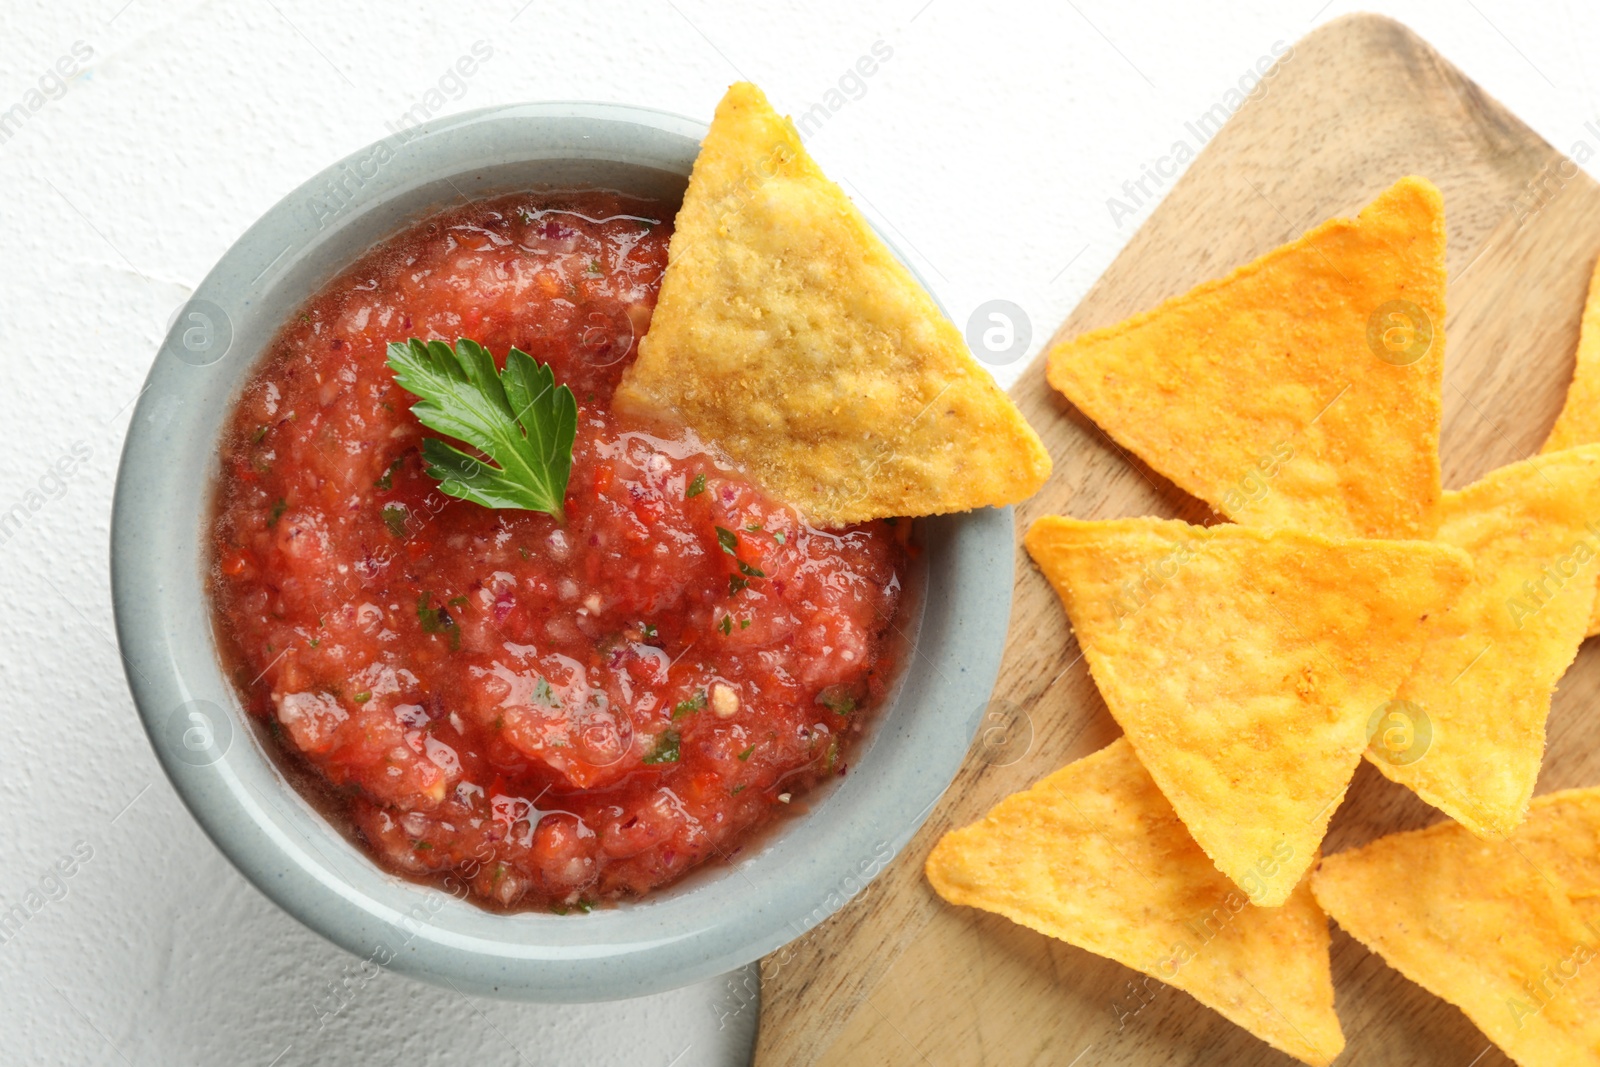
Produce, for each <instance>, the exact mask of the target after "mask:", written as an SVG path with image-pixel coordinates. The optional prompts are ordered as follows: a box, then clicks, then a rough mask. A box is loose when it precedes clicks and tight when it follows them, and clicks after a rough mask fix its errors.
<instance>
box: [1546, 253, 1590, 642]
mask: <svg viewBox="0 0 1600 1067" xmlns="http://www.w3.org/2000/svg"><path fill="white" fill-rule="evenodd" d="M1597 441H1600V259H1596V260H1595V264H1594V274H1592V275H1591V276H1590V278H1589V296H1588V299H1586V300H1585V301H1584V304H1583V321H1582V324H1581V325H1580V326H1579V327H1578V355H1577V358H1576V359H1575V360H1574V361H1573V367H1572V384H1571V385H1569V386H1567V401H1566V403H1565V404H1563V405H1562V406H1561V414H1560V415H1558V416H1556V424H1555V426H1554V427H1553V428H1552V429H1551V430H1550V436H1549V437H1547V438H1545V441H1544V445H1543V447H1541V448H1540V449H1539V451H1540V452H1560V451H1561V450H1563V449H1567V448H1576V447H1577V446H1578V445H1588V444H1594V443H1595V442H1597ZM1595 634H1600V599H1597V600H1596V601H1595V606H1594V611H1593V612H1592V613H1591V614H1590V616H1589V629H1588V634H1587V636H1591V637H1592V636H1594V635H1595Z"/></svg>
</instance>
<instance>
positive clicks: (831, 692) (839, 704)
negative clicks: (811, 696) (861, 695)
mask: <svg viewBox="0 0 1600 1067" xmlns="http://www.w3.org/2000/svg"><path fill="white" fill-rule="evenodd" d="M817 703H818V704H821V705H822V706H823V707H825V708H827V709H828V710H829V711H831V712H833V713H834V714H835V715H848V714H850V713H851V712H852V711H855V710H856V698H855V697H853V696H851V695H850V692H849V690H847V689H845V687H844V686H842V685H830V686H828V687H827V688H826V689H824V690H823V691H822V692H820V693H818V694H817Z"/></svg>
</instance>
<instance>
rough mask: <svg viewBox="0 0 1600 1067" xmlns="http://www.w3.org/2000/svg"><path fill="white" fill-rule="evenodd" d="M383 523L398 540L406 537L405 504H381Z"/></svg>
mask: <svg viewBox="0 0 1600 1067" xmlns="http://www.w3.org/2000/svg"><path fill="white" fill-rule="evenodd" d="M383 524H384V525H385V526H387V527H389V532H390V533H391V534H393V535H394V536H395V537H396V538H397V539H398V540H401V541H404V540H405V539H406V506H405V505H404V504H385V505H384V506H383Z"/></svg>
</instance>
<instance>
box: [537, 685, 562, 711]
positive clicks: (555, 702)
mask: <svg viewBox="0 0 1600 1067" xmlns="http://www.w3.org/2000/svg"><path fill="white" fill-rule="evenodd" d="M533 699H535V700H537V701H538V702H539V703H540V704H542V705H544V706H545V707H547V708H559V707H560V706H561V698H560V697H558V696H556V691H555V689H554V688H552V687H551V685H550V679H548V678H540V679H539V680H538V681H537V682H534V683H533Z"/></svg>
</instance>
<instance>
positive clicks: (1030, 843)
mask: <svg viewBox="0 0 1600 1067" xmlns="http://www.w3.org/2000/svg"><path fill="white" fill-rule="evenodd" d="M926 869H927V874H928V880H929V881H930V882H931V883H933V888H934V889H935V890H936V891H937V892H938V893H939V895H940V896H942V897H944V899H946V900H948V901H950V903H952V904H964V905H968V906H970V907H975V908H983V909H984V910H985V911H992V912H995V913H996V914H998V915H1004V916H1005V917H1006V918H1008V919H1010V920H1011V921H1012V922H1016V923H1020V924H1022V925H1023V926H1026V927H1028V928H1030V929H1033V930H1037V931H1038V932H1040V933H1042V934H1047V935H1048V936H1050V937H1054V938H1058V939H1060V940H1062V941H1065V942H1067V943H1068V944H1072V945H1077V946H1078V947H1079V948H1082V949H1087V950H1088V951H1090V952H1093V953H1096V954H1097V955H1101V956H1106V957H1108V958H1110V959H1113V960H1116V961H1117V962H1118V963H1122V964H1125V965H1126V966H1129V967H1132V968H1134V969H1135V970H1138V971H1142V972H1144V973H1145V974H1148V975H1151V976H1152V977H1154V978H1157V979H1159V980H1161V981H1163V982H1166V983H1167V984H1168V985H1172V986H1176V987H1177V988H1179V989H1181V990H1183V991H1184V992H1186V993H1188V994H1189V995H1190V996H1192V997H1194V998H1195V999H1196V1000H1198V1001H1200V1003H1202V1004H1204V1005H1206V1006H1207V1007H1209V1008H1212V1009H1214V1010H1216V1011H1217V1012H1220V1013H1221V1014H1222V1015H1223V1016H1224V1017H1225V1018H1227V1019H1228V1020H1229V1021H1230V1022H1233V1023H1237V1024H1238V1025H1239V1026H1242V1027H1244V1028H1245V1029H1246V1030H1249V1031H1250V1032H1251V1033H1252V1034H1254V1035H1256V1036H1257V1037H1259V1038H1260V1039H1261V1040H1263V1041H1265V1042H1267V1043H1268V1044H1270V1045H1272V1046H1273V1047H1274V1048H1277V1049H1281V1050H1282V1051H1284V1052H1287V1053H1288V1054H1289V1055H1291V1056H1295V1057H1297V1058H1299V1059H1301V1060H1303V1061H1305V1062H1306V1063H1310V1064H1315V1065H1318V1067H1321V1065H1324V1064H1327V1063H1329V1062H1331V1061H1332V1060H1333V1058H1334V1057H1335V1056H1337V1055H1338V1054H1339V1051H1340V1050H1341V1049H1343V1048H1344V1034H1343V1033H1341V1032H1340V1030H1339V1019H1338V1016H1336V1015H1335V1014H1334V1011H1333V979H1332V977H1331V975H1330V973H1329V965H1328V920H1327V917H1326V916H1325V915H1323V913H1322V911H1321V909H1319V908H1318V907H1317V905H1316V902H1315V901H1314V900H1313V899H1312V897H1311V892H1310V889H1309V885H1308V883H1307V882H1302V883H1301V884H1300V885H1299V887H1297V888H1296V889H1295V891H1294V893H1293V894H1291V895H1290V897H1289V900H1288V902H1287V903H1286V904H1284V906H1283V907H1281V908H1262V907H1257V906H1255V905H1253V904H1251V903H1250V902H1249V901H1248V900H1247V899H1246V898H1245V896H1244V894H1242V893H1240V892H1239V891H1238V890H1237V889H1236V888H1235V887H1234V886H1233V885H1232V884H1231V883H1230V882H1229V881H1228V880H1227V879H1226V878H1224V877H1223V876H1222V875H1221V874H1219V873H1217V869H1216V867H1214V866H1213V865H1212V863H1211V861H1210V860H1209V859H1207V858H1206V854H1205V853H1204V852H1202V851H1201V850H1200V848H1199V846H1197V845H1196V844H1195V843H1194V840H1193V839H1192V838H1190V836H1189V832H1188V831H1187V830H1185V829H1184V828H1183V823H1182V822H1180V821H1179V820H1178V817H1177V815H1176V813H1174V812H1173V810H1172V805H1170V804H1168V803H1167V800H1166V798H1165V797H1163V796H1162V795H1161V791H1160V790H1159V789H1157V788H1156V784H1155V782H1154V781H1152V780H1151V778H1150V775H1149V773H1148V772H1146V771H1145V769H1144V767H1143V766H1142V765H1141V764H1140V763H1139V760H1138V759H1137V758H1136V757H1135V756H1134V754H1133V749H1132V748H1131V747H1130V746H1129V745H1128V743H1127V741H1126V740H1117V741H1115V742H1113V743H1112V744H1110V745H1108V746H1107V747H1106V748H1103V749H1101V750H1100V751H1099V752H1096V753H1095V754H1094V755H1092V756H1089V757H1087V758H1085V759H1081V760H1079V761H1077V762H1076V763H1072V764H1068V765H1067V766H1066V767H1063V768H1062V769H1061V770H1059V771H1057V772H1055V773H1054V774H1052V775H1050V776H1049V777H1048V778H1045V779H1044V780H1043V781H1040V782H1039V783H1037V784H1036V785H1034V787H1033V788H1032V789H1029V790H1028V791H1027V792H1024V793H1018V794H1016V795H1015V796H1010V797H1007V798H1006V799H1005V800H1003V801H1001V802H1000V803H999V804H998V805H997V806H996V807H995V808H994V810H993V811H991V812H989V814H988V815H987V816H986V817H985V818H984V819H983V821H982V822H978V823H974V824H973V825H971V826H968V827H965V828H963V829H960V830H955V831H952V832H951V833H948V834H946V835H945V836H944V838H943V839H942V840H941V841H940V842H939V844H938V846H937V847H936V848H934V850H933V853H932V854H931V855H930V856H929V857H928V862H927V868H926Z"/></svg>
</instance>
